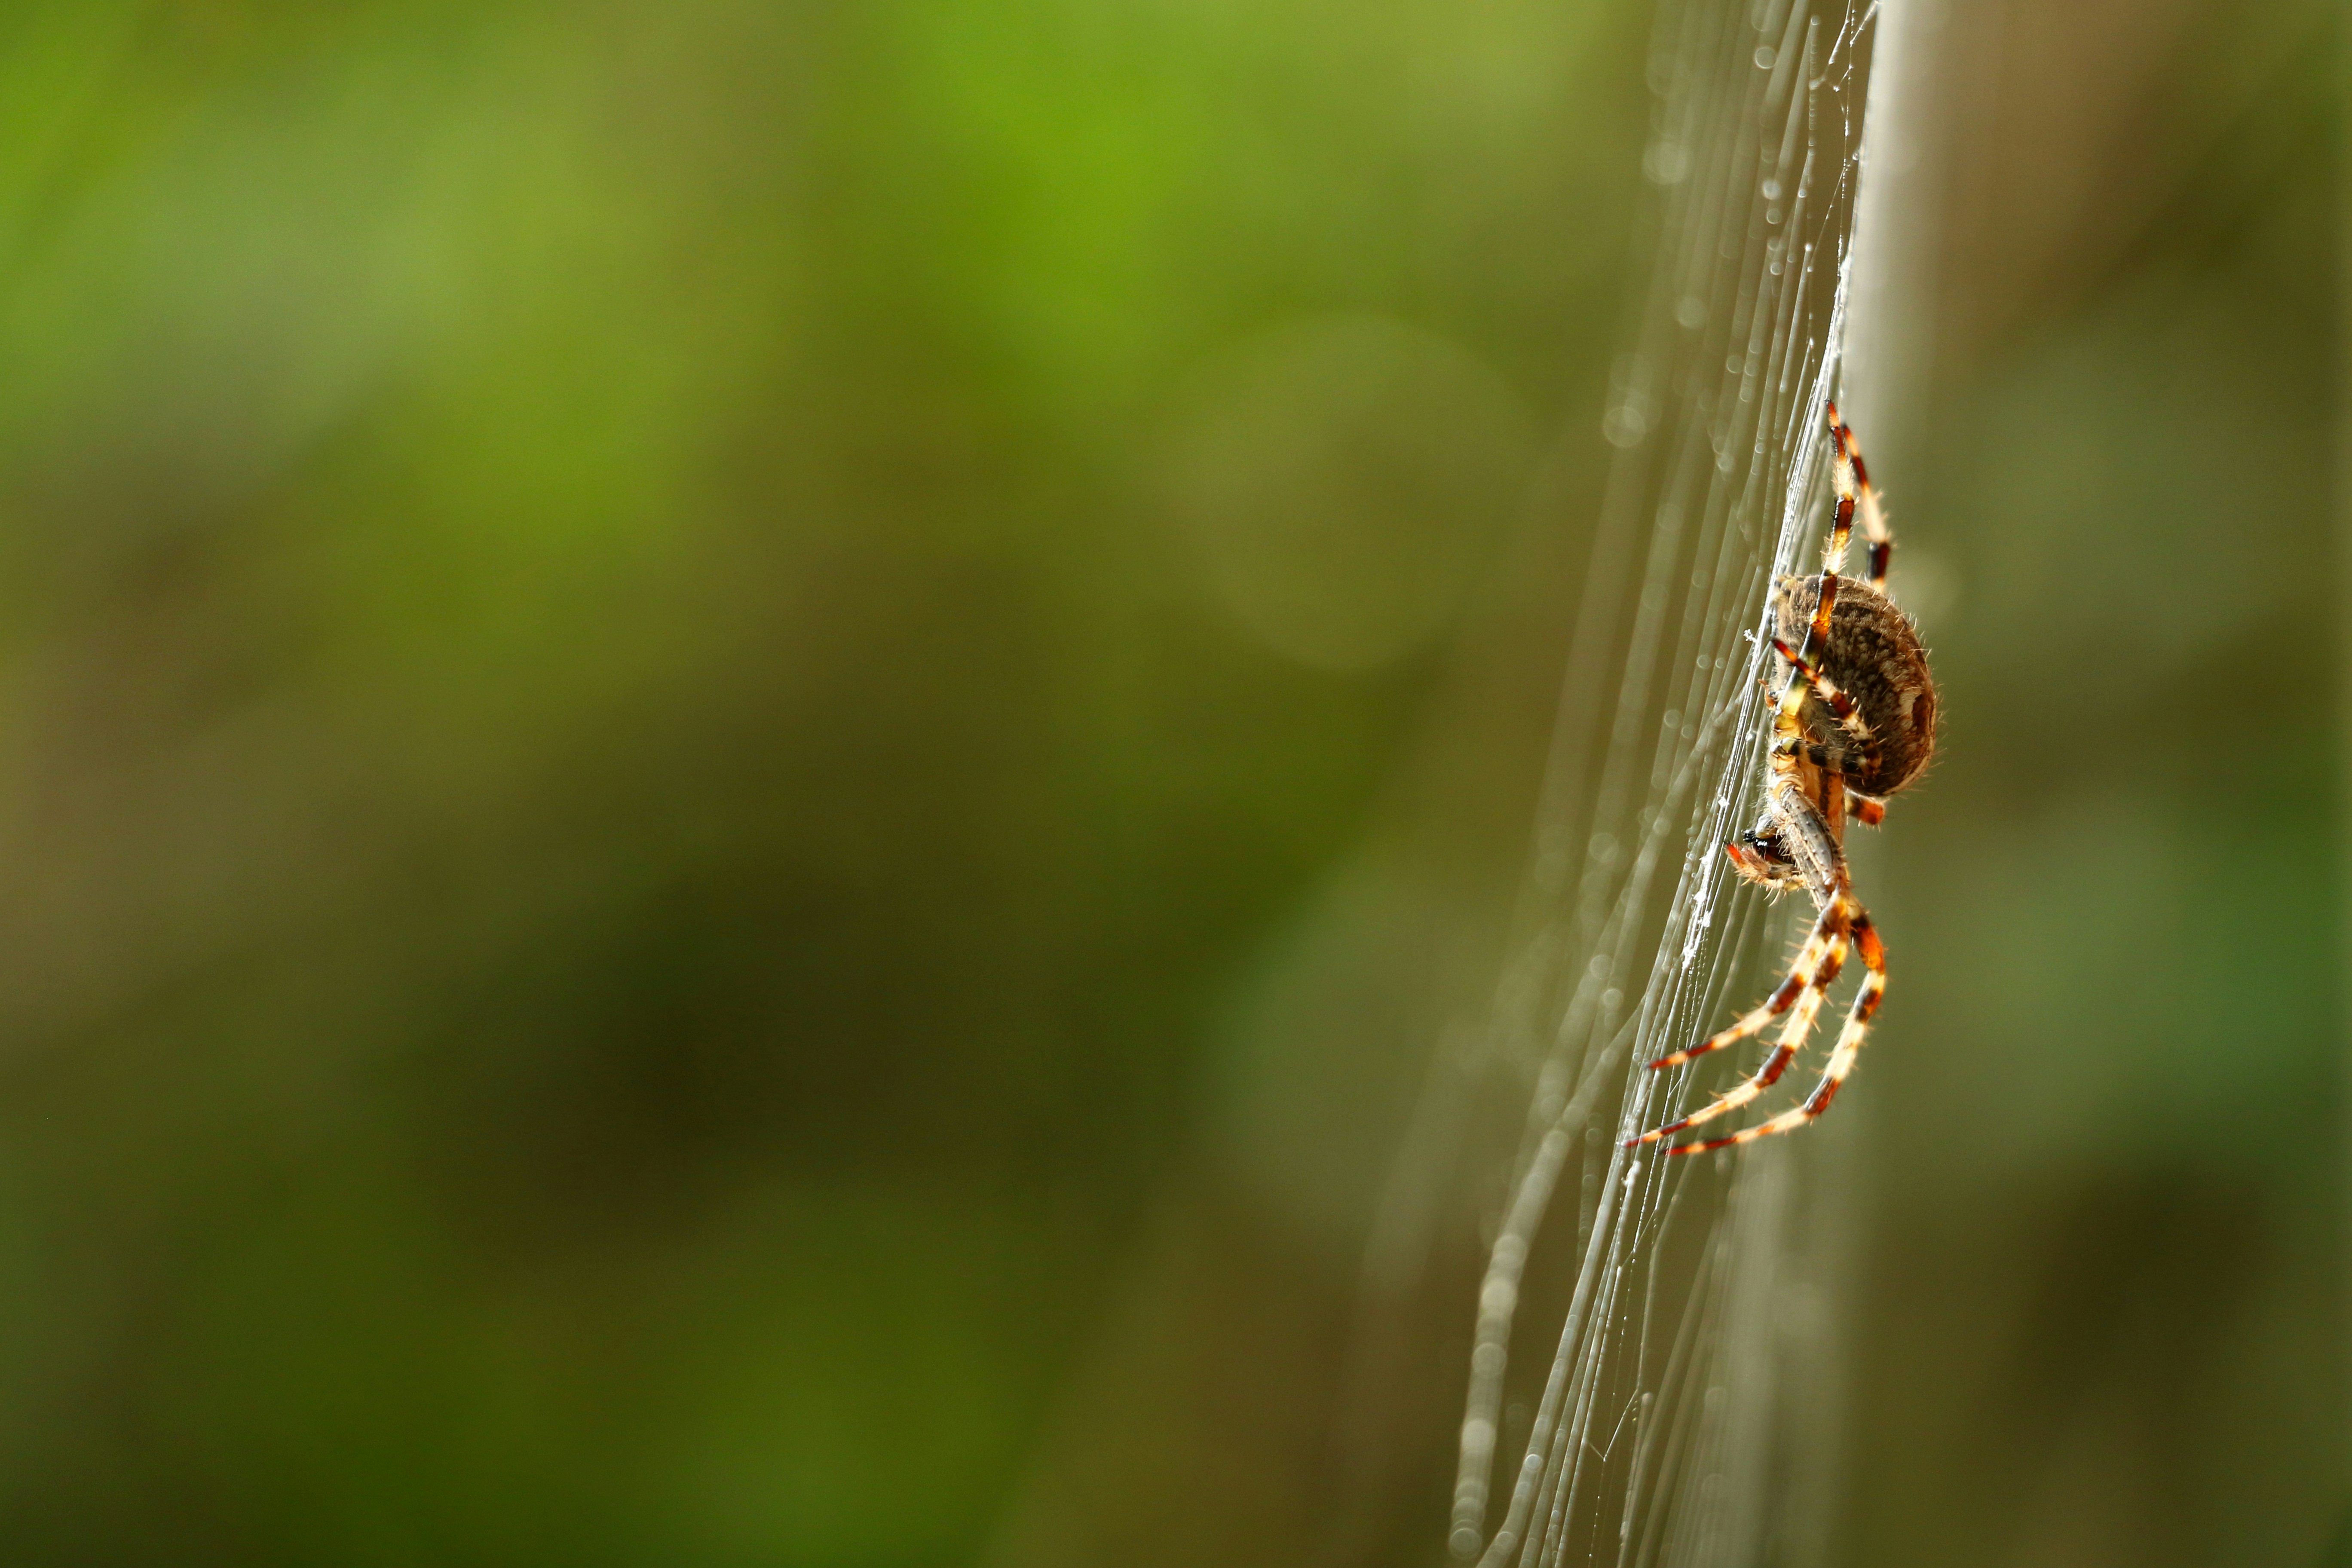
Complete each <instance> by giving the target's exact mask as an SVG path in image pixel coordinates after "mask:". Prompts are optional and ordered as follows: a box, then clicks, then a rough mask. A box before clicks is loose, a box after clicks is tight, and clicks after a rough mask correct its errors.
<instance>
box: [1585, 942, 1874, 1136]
mask: <svg viewBox="0 0 2352 1568" xmlns="http://www.w3.org/2000/svg"><path fill="white" fill-rule="evenodd" d="M1839 913H1840V910H1839V906H1838V905H1836V904H1834V903H1832V905H1830V907H1829V908H1828V909H1825V910H1822V918H1821V921H1819V922H1817V923H1816V924H1815V926H1814V928H1813V929H1814V930H1815V931H1817V932H1818V931H1822V926H1824V925H1827V926H1830V927H1831V932H1830V942H1829V947H1828V950H1827V951H1826V952H1824V953H1823V954H1822V958H1821V961H1820V964H1819V967H1818V968H1816V969H1815V970H1814V972H1813V973H1811V974H1809V975H1807V976H1805V981H1804V985H1803V988H1802V994H1801V996H1800V997H1799V998H1798V1001H1797V1004H1796V1006H1795V1009H1794V1010H1793V1011H1791V1012H1790V1015H1789V1021H1788V1023H1786V1024H1785V1025H1783V1026H1781V1028H1780V1039H1779V1040H1777V1041H1775V1042H1774V1044H1773V1047H1772V1050H1771V1053H1770V1054H1769V1055H1768V1056H1767V1057H1765V1058H1764V1061H1763V1063H1762V1065H1761V1066H1759V1067H1758V1068H1757V1069H1756V1072H1755V1075H1754V1076H1753V1077H1751V1078H1749V1079H1748V1081H1747V1082H1745V1083H1742V1084H1739V1085H1738V1086H1737V1087H1735V1088H1733V1089H1727V1090H1726V1091H1725V1092H1724V1093H1722V1094H1719V1095H1717V1096H1716V1097H1715V1100H1714V1103H1712V1104H1710V1105H1706V1106H1702V1107H1700V1108H1699V1109H1698V1110H1694V1111H1692V1112H1691V1113H1690V1114H1689V1115H1688V1116H1685V1117H1684V1118H1683V1119H1682V1120H1681V1121H1669V1122H1667V1123H1666V1124H1665V1125H1664V1127H1659V1128H1655V1129H1653V1130H1652V1131H1648V1132H1644V1133H1643V1134H1642V1135H1641V1136H1640V1137H1639V1138H1633V1139H1629V1140H1628V1141H1627V1142H1626V1145H1625V1146H1626V1147H1627V1148H1629V1149H1630V1148H1632V1147H1633V1146H1634V1145H1635V1144H1640V1143H1649V1142H1655V1141H1656V1140H1658V1139H1660V1138H1667V1137H1672V1136H1673V1135H1674V1134H1675V1133H1677V1132H1680V1131H1684V1130H1685V1129H1687V1128H1692V1127H1696V1126H1698V1125H1699V1124H1700V1123H1701V1122H1705V1121H1714V1120H1715V1119H1716V1118H1717V1117H1718V1116H1721V1115H1724V1114H1725V1113H1726V1112H1727V1111H1733V1110H1738V1109H1739V1108H1740V1107H1741V1106H1743V1105H1746V1104H1747V1103H1748V1102H1749V1101H1750V1100H1754V1099H1756V1097H1757V1096H1759V1095H1760V1094H1762V1093H1763V1092H1764V1091H1765V1090H1766V1089H1769V1088H1771V1087H1772V1086H1773V1085H1774V1084H1775V1083H1777V1082H1779V1081H1780V1075H1781V1074H1782V1073H1784V1072H1786V1071H1788V1070H1789V1064H1790V1062H1793V1061H1795V1060H1796V1059H1797V1053H1798V1052H1799V1051H1800V1050H1801V1049H1803V1048H1804V1044H1805V1040H1806V1037H1808V1036H1810V1035H1811V1033H1812V1032H1813V1020H1814V1019H1815V1018H1816V1017H1818V1016H1820V1014H1821V1010H1822V1002H1823V1001H1825V1000H1826V999H1827V998H1828V996H1829V990H1830V987H1831V986H1832V984H1836V982H1837V977H1838V971H1839V970H1840V969H1841V968H1843V966H1844V963H1845V946H1846V938H1845V932H1844V930H1843V927H1842V926H1841V925H1839V924H1838V923H1837V921H1838V917H1839ZM1811 945H1812V944H1811V942H1807V943H1806V946H1807V947H1808V948H1810V947H1811ZM1800 962H1801V960H1800ZM1790 978H1791V979H1794V978H1795V976H1794V975H1791V976H1790ZM1784 989H1785V987H1784ZM1759 1011H1760V1009H1759ZM1750 1016H1753V1015H1750ZM1746 1021H1747V1020H1746V1019H1742V1020H1741V1022H1742V1023H1745V1022H1746ZM1759 1027H1761V1026H1760V1025H1759ZM1711 1043H1712V1042H1710V1044H1711ZM1693 1054H1696V1053H1693ZM1669 1059H1670V1060H1671V1059H1672V1058H1669ZM1674 1152H1675V1153H1681V1152H1682V1151H1681V1150H1679V1149H1677V1150H1675V1151H1674Z"/></svg>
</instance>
